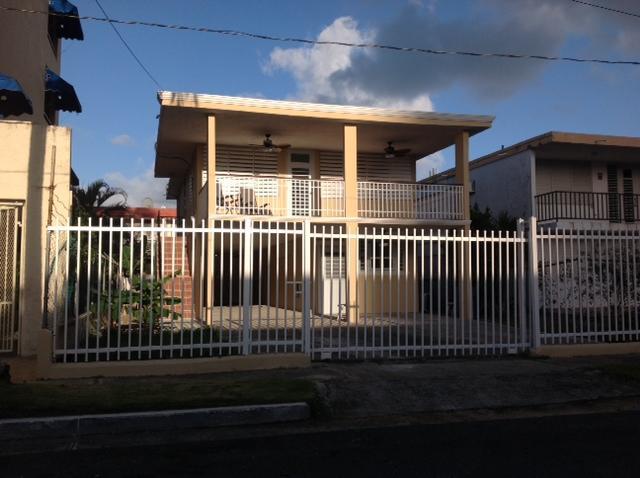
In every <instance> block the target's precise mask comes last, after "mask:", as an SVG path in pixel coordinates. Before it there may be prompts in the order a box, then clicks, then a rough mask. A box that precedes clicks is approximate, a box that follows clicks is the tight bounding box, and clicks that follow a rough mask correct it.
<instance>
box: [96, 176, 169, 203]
mask: <svg viewBox="0 0 640 478" xmlns="http://www.w3.org/2000/svg"><path fill="white" fill-rule="evenodd" d="M104 179H105V181H107V183H109V185H110V186H114V187H119V188H122V189H124V190H125V192H126V193H127V205H128V206H131V207H140V206H143V205H144V204H145V200H147V198H149V199H151V201H152V202H153V206H154V207H162V206H172V207H175V205H174V204H173V201H169V200H167V199H166V197H165V196H166V190H167V180H166V179H158V178H155V177H154V176H153V169H152V168H149V169H147V170H146V171H144V172H143V173H142V174H139V175H137V176H131V175H126V176H125V175H124V174H123V173H121V172H119V171H115V172H111V173H107V174H106V175H105V177H104Z"/></svg>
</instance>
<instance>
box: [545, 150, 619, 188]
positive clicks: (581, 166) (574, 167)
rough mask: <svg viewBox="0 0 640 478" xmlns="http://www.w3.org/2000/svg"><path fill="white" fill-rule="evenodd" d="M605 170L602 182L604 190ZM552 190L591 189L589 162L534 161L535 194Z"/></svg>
mask: <svg viewBox="0 0 640 478" xmlns="http://www.w3.org/2000/svg"><path fill="white" fill-rule="evenodd" d="M606 178H607V176H606V171H605V174H604V180H603V181H604V183H605V191H606ZM552 191H585V192H589V191H593V180H592V171H591V163H590V162H589V161H570V160H564V161H562V160H555V159H540V158H538V159H537V161H536V194H545V193H549V192H552Z"/></svg>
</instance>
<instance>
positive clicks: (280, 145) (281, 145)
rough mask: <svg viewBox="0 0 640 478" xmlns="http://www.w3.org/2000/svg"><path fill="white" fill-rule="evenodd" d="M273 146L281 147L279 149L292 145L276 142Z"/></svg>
mask: <svg viewBox="0 0 640 478" xmlns="http://www.w3.org/2000/svg"><path fill="white" fill-rule="evenodd" d="M273 147H274V148H279V149H287V148H290V147H291V145H290V144H274V145H273Z"/></svg>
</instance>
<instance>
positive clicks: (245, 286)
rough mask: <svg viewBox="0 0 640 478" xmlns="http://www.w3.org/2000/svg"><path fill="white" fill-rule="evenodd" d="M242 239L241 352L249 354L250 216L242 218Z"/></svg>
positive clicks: (251, 223) (251, 278)
mask: <svg viewBox="0 0 640 478" xmlns="http://www.w3.org/2000/svg"><path fill="white" fill-rule="evenodd" d="M242 241H243V261H242V265H243V268H242V354H243V355H249V354H250V353H251V330H252V324H251V315H252V314H251V312H252V306H253V287H252V286H253V274H252V272H253V222H252V220H251V219H250V218H246V219H245V220H244V228H243V232H242Z"/></svg>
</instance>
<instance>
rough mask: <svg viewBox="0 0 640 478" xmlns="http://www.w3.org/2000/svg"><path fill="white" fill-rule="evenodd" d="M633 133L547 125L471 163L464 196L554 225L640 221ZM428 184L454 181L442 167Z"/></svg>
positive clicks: (639, 149)
mask: <svg viewBox="0 0 640 478" xmlns="http://www.w3.org/2000/svg"><path fill="white" fill-rule="evenodd" d="M639 158H640V138H636V137H622V136H609V135H597V134H579V133H562V132H557V131H551V132H548V133H545V134H542V135H539V136H536V137H533V138H529V139H527V140H524V141H522V142H520V143H517V144H514V145H512V146H509V147H504V148H502V149H500V150H498V151H495V152H493V153H491V154H488V155H486V156H483V157H481V158H478V159H475V160H473V161H471V163H470V166H469V167H470V178H471V184H472V191H471V203H472V204H477V205H478V207H479V208H480V209H482V210H484V209H485V208H487V207H488V208H489V209H490V210H491V211H492V212H493V213H495V214H497V213H500V212H502V211H505V212H507V213H508V214H509V215H510V216H515V217H522V218H528V217H530V216H536V217H537V218H538V223H539V224H540V225H542V226H545V227H553V228H560V229H562V228H585V229H628V228H637V227H638V224H640V202H639V198H640V195H639V193H640V167H638V159H639ZM425 181H426V183H428V184H448V183H450V182H454V181H455V171H453V170H449V171H445V172H443V173H440V174H438V175H436V176H433V177H430V178H427V179H426V180H425Z"/></svg>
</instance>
